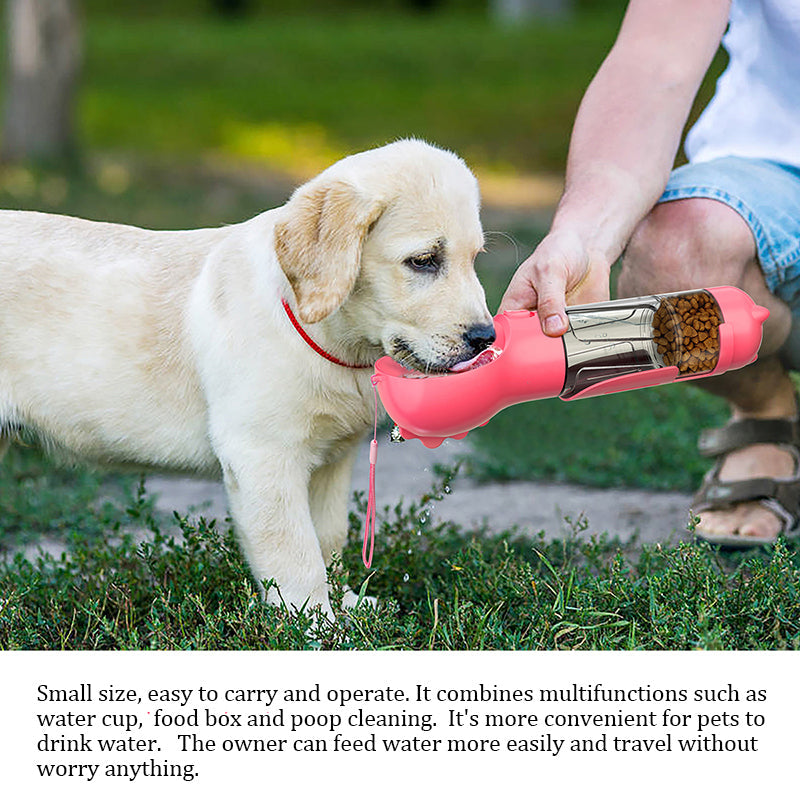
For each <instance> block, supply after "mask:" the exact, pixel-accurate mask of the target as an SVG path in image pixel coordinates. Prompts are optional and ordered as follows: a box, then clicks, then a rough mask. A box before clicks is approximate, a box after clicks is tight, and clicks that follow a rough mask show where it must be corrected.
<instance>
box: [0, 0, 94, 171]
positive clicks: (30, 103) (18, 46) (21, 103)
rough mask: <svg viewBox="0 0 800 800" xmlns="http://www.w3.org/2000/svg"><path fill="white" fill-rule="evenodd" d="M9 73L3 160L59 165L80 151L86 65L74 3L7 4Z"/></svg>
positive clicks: (26, 0)
mask: <svg viewBox="0 0 800 800" xmlns="http://www.w3.org/2000/svg"><path fill="white" fill-rule="evenodd" d="M6 11H7V19H8V26H7V29H8V56H9V57H8V71H7V77H6V83H7V86H6V102H5V111H4V118H3V137H2V145H1V146H0V158H2V159H3V160H4V161H24V160H28V159H40V160H41V159H45V160H50V159H59V158H63V157H65V156H68V155H70V154H71V153H72V152H73V150H74V146H75V132H74V116H73V113H74V102H73V101H74V96H75V89H76V85H77V79H78V72H79V69H80V61H81V40H80V24H79V21H78V15H77V12H76V9H75V4H74V2H73V0H7V6H6Z"/></svg>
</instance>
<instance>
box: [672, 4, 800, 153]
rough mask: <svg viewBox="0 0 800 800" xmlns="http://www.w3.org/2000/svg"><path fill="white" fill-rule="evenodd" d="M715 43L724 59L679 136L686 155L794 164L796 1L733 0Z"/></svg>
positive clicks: (797, 132) (799, 51)
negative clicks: (705, 99) (710, 91)
mask: <svg viewBox="0 0 800 800" xmlns="http://www.w3.org/2000/svg"><path fill="white" fill-rule="evenodd" d="M722 43H723V45H724V47H725V49H726V50H727V51H728V54H729V56H730V63H729V64H728V66H727V68H726V69H725V71H724V72H723V74H722V75H721V76H720V79H719V81H718V82H717V89H716V93H715V95H714V97H713V98H712V100H711V102H710V103H709V104H708V106H707V107H706V109H705V111H703V113H702V115H701V116H700V119H699V120H698V121H697V123H696V124H695V126H694V127H693V128H692V129H691V131H690V132H689V134H688V136H687V137H686V144H685V150H686V155H687V156H688V158H689V160H690V161H710V160H711V159H712V158H718V157H720V156H730V155H736V156H745V157H751V158H766V159H771V160H773V161H780V162H783V163H785V164H791V165H794V166H800V0H733V4H732V7H731V16H730V25H729V26H728V31H727V32H726V34H725V36H724V37H723V39H722Z"/></svg>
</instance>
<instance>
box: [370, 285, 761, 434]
mask: <svg viewBox="0 0 800 800" xmlns="http://www.w3.org/2000/svg"><path fill="white" fill-rule="evenodd" d="M768 316H769V312H768V311H767V309H765V308H762V307H761V306H758V305H756V304H755V303H754V302H753V300H752V299H751V298H750V296H749V295H747V294H746V293H745V292H743V291H741V290H740V289H736V288H735V287H732V286H721V287H717V288H713V289H697V290H694V291H689V292H677V293H674V294H661V295H648V296H646V297H634V298H630V299H627V300H616V301H612V302H608V303H600V304H597V305H585V306H572V307H571V308H568V309H567V317H568V318H569V330H568V331H567V332H566V333H565V334H564V335H563V336H561V337H558V338H553V337H549V336H545V335H544V334H543V333H542V330H541V325H540V324H539V319H538V317H537V315H536V312H533V311H509V312H506V313H504V314H498V315H497V316H496V317H495V318H494V325H495V331H496V335H497V338H496V340H495V342H494V344H493V345H492V347H491V348H490V350H489V351H486V352H485V353H484V355H482V356H481V357H479V359H478V360H477V362H476V365H475V366H474V367H473V368H471V369H467V370H465V371H463V372H457V373H455V372H454V373H448V374H444V375H441V374H437V375H424V374H422V373H419V372H414V371H412V370H408V369H406V368H405V367H403V366H401V365H400V364H398V363H397V362H395V361H393V360H392V359H391V358H388V357H384V358H381V359H380V360H379V361H378V362H377V364H376V365H375V375H374V377H373V381H374V383H375V385H376V387H377V390H378V394H379V395H380V398H381V401H382V402H383V405H384V407H385V408H386V411H387V412H388V414H389V416H390V417H391V418H392V419H393V420H394V422H395V423H396V424H397V426H398V427H399V428H400V433H401V435H402V436H403V437H404V438H406V439H420V440H421V441H422V443H423V444H425V445H426V446H427V447H437V446H438V445H440V444H441V443H442V441H443V440H444V439H445V438H447V437H450V438H453V439H461V438H463V437H464V436H466V434H467V432H469V431H470V430H472V428H475V427H477V426H479V425H485V424H486V423H487V422H488V421H489V420H490V419H491V418H492V417H493V416H494V415H495V414H497V412H498V411H501V410H502V409H504V408H507V407H508V406H511V405H514V404H515V403H522V402H525V401H528V400H541V399H543V398H546V397H561V398H562V399H563V400H577V399H578V398H581V397H594V396H596V395H601V394H610V393H612V392H621V391H626V390H628V389H639V388H642V387H645V386H657V385H659V384H662V383H671V382H672V381H681V380H692V379H694V378H703V377H707V376H709V375H719V374H720V373H722V372H727V371H728V370H732V369H739V368H740V367H743V366H745V365H746V364H749V363H751V362H752V361H755V359H756V357H757V355H758V348H759V347H760V346H761V327H762V324H763V322H764V320H765V319H766V318H767V317H768Z"/></svg>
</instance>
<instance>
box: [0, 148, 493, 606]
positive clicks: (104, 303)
mask: <svg viewBox="0 0 800 800" xmlns="http://www.w3.org/2000/svg"><path fill="white" fill-rule="evenodd" d="M478 205H479V198H478V188H477V184H476V181H475V178H474V177H473V175H472V174H471V172H470V171H469V170H468V169H467V167H466V166H465V165H464V163H463V162H462V161H461V160H460V159H459V158H458V157H456V156H455V155H453V154H452V153H448V152H445V151H443V150H439V149H437V148H434V147H432V146H430V145H428V144H425V143H423V142H420V141H416V140H404V141H399V142H396V143H394V144H390V145H387V146H386V147H382V148H379V149H376V150H371V151H368V152H364V153H360V154H357V155H353V156H350V157H348V158H345V159H343V160H342V161H339V162H337V163H336V164H334V165H333V166H331V167H330V168H329V169H327V170H326V171H325V172H323V173H322V174H321V175H319V176H317V177H316V178H314V179H313V180H311V181H310V182H308V183H307V184H305V185H303V186H301V187H300V188H298V189H297V190H296V191H295V193H294V194H293V195H292V197H291V199H290V200H289V202H288V203H286V205H284V206H282V207H280V208H276V209H273V210H271V211H267V212H265V213H263V214H260V215H258V216H256V217H255V218H253V219H251V220H248V221H247V222H243V223H241V224H237V225H231V226H229V227H225V228H218V229H206V230H193V231H177V232H175V231H169V232H158V231H149V230H141V229H138V228H133V227H128V226H124V225H113V224H107V223H100V222H88V221H84V220H80V219H74V218H69V217H63V216H56V215H48V214H39V213H32V212H17V211H3V212H0V433H2V432H5V433H6V434H8V433H9V432H13V430H15V429H18V428H21V427H24V428H29V429H32V430H34V431H35V432H36V433H38V434H39V435H40V436H41V437H42V438H43V439H44V440H45V441H46V442H48V443H52V444H55V445H58V446H60V447H63V448H66V449H67V450H68V451H69V452H71V453H73V454H75V455H76V456H78V457H81V458H88V459H92V460H94V461H97V462H101V463H106V464H133V465H141V466H144V467H148V468H154V469H159V468H162V469H168V470H185V471H191V472H196V473H206V474H218V475H219V474H221V475H222V477H223V479H224V482H225V487H226V490H227V493H228V498H229V503H230V508H231V511H232V513H233V516H234V520H235V523H236V528H237V532H238V536H239V538H240V541H241V544H242V547H243V550H244V552H245V554H246V557H247V559H248V561H249V564H250V567H251V569H252V571H253V574H254V576H255V577H256V579H257V580H259V581H262V580H264V579H274V580H275V582H276V584H277V587H278V588H277V589H276V590H271V591H270V592H269V594H268V600H270V601H271V602H280V601H281V600H282V601H284V602H285V603H286V604H287V605H288V606H289V607H297V608H299V607H301V606H302V605H303V604H305V603H308V604H310V605H311V606H317V605H318V606H321V607H322V609H323V610H324V611H325V612H326V613H327V614H329V615H330V614H331V613H332V611H331V606H330V602H329V598H328V589H327V584H326V564H327V563H328V562H329V560H330V557H331V554H332V553H333V552H334V551H340V550H341V548H342V546H343V544H344V541H345V536H346V529H347V500H348V491H349V484H350V473H351V468H352V464H353V459H354V454H355V453H356V449H357V444H358V442H359V441H360V439H361V438H362V437H363V435H364V433H365V431H366V430H367V429H368V428H369V427H370V422H371V412H372V409H373V407H374V406H373V404H374V400H373V394H372V388H371V385H370V377H371V374H372V370H371V366H372V365H373V364H374V362H375V360H376V359H377V358H379V357H380V356H382V355H384V354H388V355H390V356H392V357H393V358H396V359H397V360H399V361H401V362H403V363H404V364H406V365H408V366H410V367H414V368H417V369H421V370H428V371H444V370H447V369H448V368H449V367H450V366H452V365H454V364H456V363H457V362H460V361H464V360H465V359H468V358H470V357H472V356H474V355H475V354H477V353H478V352H479V351H480V350H482V349H483V348H484V347H486V346H487V345H488V344H490V343H491V341H492V339H493V336H494V331H493V328H492V324H491V317H490V315H489V312H488V310H487V308H486V302H485V299H484V293H483V290H482V288H481V286H480V284H479V283H478V280H477V278H476V276H475V272H474V269H473V261H474V259H475V255H476V254H477V253H478V251H479V250H480V249H481V247H482V244H483V234H482V229H481V225H480V221H479V217H478ZM0 513H2V509H0Z"/></svg>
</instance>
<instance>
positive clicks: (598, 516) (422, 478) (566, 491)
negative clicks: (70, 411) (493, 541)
mask: <svg viewBox="0 0 800 800" xmlns="http://www.w3.org/2000/svg"><path fill="white" fill-rule="evenodd" d="M467 446H468V445H466V444H465V443H462V442H455V441H451V440H448V441H446V442H445V443H444V444H443V445H442V446H441V447H439V448H437V449H435V450H428V449H427V448H425V447H423V446H422V445H421V444H420V443H419V442H415V441H409V442H403V443H400V444H391V443H389V442H386V441H381V443H380V445H379V450H378V466H377V478H376V496H377V502H378V507H379V508H383V507H384V506H387V505H388V506H390V507H393V506H394V505H395V504H396V503H397V502H398V501H399V500H401V499H403V498H405V499H406V500H413V501H416V500H419V498H420V497H421V496H422V495H423V494H424V493H425V492H426V491H427V490H428V489H429V488H430V487H431V485H432V483H433V482H434V480H435V475H434V471H433V465H434V464H437V463H439V464H450V463H453V462H454V461H455V460H457V459H458V458H459V456H460V455H462V454H463V453H464V452H465V449H466V448H467ZM368 463H369V462H368V444H367V442H366V440H365V442H364V444H363V446H362V450H361V453H360V455H359V458H358V461H357V463H356V469H355V473H354V475H353V484H352V488H353V490H354V491H355V490H359V491H366V489H367V479H368V469H369V467H368ZM147 487H148V489H149V490H150V492H151V493H152V494H154V495H156V498H157V499H156V507H157V509H158V510H159V511H163V512H166V513H170V512H171V511H173V510H177V511H179V512H181V513H186V512H187V511H194V512H195V513H198V514H203V515H204V516H206V517H216V518H217V519H224V517H225V516H226V514H227V509H226V505H225V496H224V493H223V490H222V486H221V485H220V484H218V483H214V482H212V481H197V480H192V479H190V478H173V477H158V476H153V477H150V478H148V480H147ZM451 488H452V491H451V492H450V494H448V495H446V496H445V497H444V499H443V500H442V501H441V502H438V503H435V504H434V505H433V507H432V509H431V510H432V514H433V516H434V518H435V519H440V520H443V519H449V520H453V521H454V522H457V523H459V524H461V525H463V526H465V527H467V528H475V527H478V526H480V525H482V524H483V523H486V525H487V527H488V528H489V530H491V531H495V532H499V531H503V530H507V529H509V528H511V527H513V526H518V527H519V529H520V531H521V532H528V533H538V532H539V531H542V530H543V531H545V533H546V534H547V536H548V537H549V538H557V537H560V536H563V535H565V534H567V533H570V532H571V531H572V529H573V527H574V525H571V524H570V523H569V522H568V521H567V519H571V520H573V522H575V521H577V520H578V519H580V518H582V517H583V518H585V519H586V520H587V522H588V525H587V527H586V528H585V530H583V532H582V534H581V535H582V536H585V537H589V536H591V535H593V534H599V533H603V532H608V533H609V534H611V535H612V536H613V535H616V536H619V537H620V539H622V540H628V539H629V538H631V537H632V536H634V535H637V536H638V538H639V541H647V542H657V541H662V542H666V541H670V542H675V541H677V540H679V539H682V538H687V537H688V534H686V532H685V526H686V522H687V519H688V516H687V509H688V508H689V501H690V497H689V495H685V494H681V493H678V492H649V491H642V490H636V489H630V490H629V489H624V490H622V489H587V488H585V487H580V486H571V485H565V484H555V483H539V482H528V481H516V482H511V483H489V484H477V483H475V482H474V481H471V480H469V479H468V478H463V477H458V478H456V480H455V481H454V482H453V485H452V487H451Z"/></svg>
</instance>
